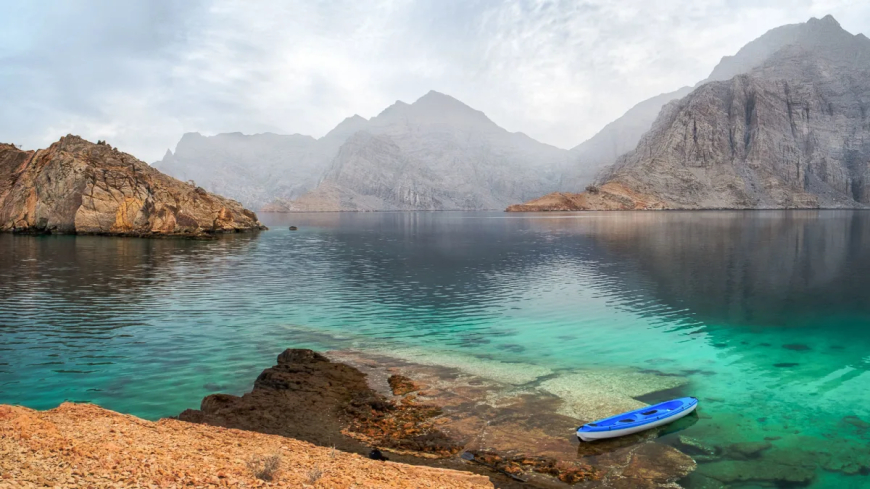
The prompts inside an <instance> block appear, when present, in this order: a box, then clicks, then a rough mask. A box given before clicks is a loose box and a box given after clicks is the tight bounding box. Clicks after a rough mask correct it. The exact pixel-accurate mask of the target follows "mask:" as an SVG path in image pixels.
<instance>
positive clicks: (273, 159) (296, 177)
mask: <svg viewBox="0 0 870 489" xmlns="http://www.w3.org/2000/svg"><path fill="white" fill-rule="evenodd" d="M336 129H338V128H336ZM318 143H319V141H318V140H316V139H314V138H313V137H311V136H303V135H300V134H293V135H286V136H285V135H279V134H270V133H266V134H254V135H245V134H242V133H238V132H235V133H229V134H218V135H216V136H210V137H206V136H202V135H200V134H199V133H195V132H194V133H187V134H185V135H184V136H182V138H181V141H179V142H178V145H177V146H176V148H175V153H174V154H173V153H172V152H171V151H169V150H167V152H166V155H165V156H164V157H163V160H161V161H158V162H156V163H154V164H153V166H154V167H155V168H157V169H159V170H160V171H163V172H165V173H167V174H169V175H172V176H173V177H175V178H178V179H179V180H184V181H193V182H194V183H195V184H196V185H200V186H202V187H204V188H206V189H208V190H209V191H211V192H216V193H219V194H221V195H226V196H228V197H231V198H233V199H236V200H238V201H240V202H242V203H244V205H246V206H250V207H253V208H260V207H261V206H263V205H264V204H266V203H267V202H270V201H271V200H273V199H274V198H275V196H286V197H290V198H295V197H297V196H299V195H302V194H303V193H305V192H306V191H308V190H309V189H311V188H314V186H315V185H317V181H318V178H319V177H320V175H321V173H322V172H323V170H324V168H325V167H326V165H327V164H328V163H329V160H330V158H331V156H332V153H333V152H334V151H335V150H337V147H338V146H337V145H335V144H333V145H329V144H323V143H320V144H318Z"/></svg>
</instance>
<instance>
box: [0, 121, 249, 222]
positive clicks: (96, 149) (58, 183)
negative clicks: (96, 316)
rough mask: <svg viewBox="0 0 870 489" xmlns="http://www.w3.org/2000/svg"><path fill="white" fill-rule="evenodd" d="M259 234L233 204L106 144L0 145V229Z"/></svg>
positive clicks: (70, 139)
mask: <svg viewBox="0 0 870 489" xmlns="http://www.w3.org/2000/svg"><path fill="white" fill-rule="evenodd" d="M260 229H265V228H264V227H263V225H262V224H260V222H259V221H258V220H257V216H256V214H254V213H253V212H251V211H249V210H247V209H244V208H243V207H242V206H241V204H239V203H238V202H236V201H233V200H229V199H225V198H223V197H221V196H219V195H214V194H210V193H208V192H206V191H205V190H204V189H202V188H199V187H196V186H194V185H191V184H188V183H185V182H180V181H178V180H176V179H174V178H171V177H168V176H166V175H164V174H162V173H160V172H159V171H158V170H156V169H155V168H152V167H150V166H148V165H147V164H146V163H144V162H142V161H139V160H137V159H136V158H134V157H133V156H131V155H129V154H127V153H122V152H120V151H118V150H117V148H112V147H111V146H109V145H107V144H105V143H102V142H100V143H97V144H94V143H91V142H88V141H85V140H84V139H82V138H80V137H78V136H73V135H67V136H64V137H62V138H61V139H60V140H59V141H58V142H56V143H53V144H52V145H51V146H49V147H48V148H46V149H40V150H38V151H23V150H21V149H18V148H16V147H15V146H13V145H11V144H0V231H11V232H15V233H29V234H104V235H122V236H167V235H171V236H200V235H206V234H215V233H227V232H243V231H255V230H260Z"/></svg>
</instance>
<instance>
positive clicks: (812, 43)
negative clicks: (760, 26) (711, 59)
mask: <svg viewBox="0 0 870 489" xmlns="http://www.w3.org/2000/svg"><path fill="white" fill-rule="evenodd" d="M854 37H857V36H852V34H850V33H849V32H847V31H846V30H844V29H843V28H842V27H841V26H840V23H839V22H837V20H836V19H834V17H833V16H831V15H826V16H824V17H822V18H821V19H818V18H815V17H813V18H811V19H810V20H808V21H807V22H803V23H800V24H789V25H784V26H780V27H776V28H774V29H771V30H769V31H767V32H765V33H764V34H763V35H761V36H760V37H759V38H757V39H755V40H754V41H752V42H750V43H748V44H746V45H745V46H743V47H742V48H740V50H739V51H737V54H735V55H734V56H724V57H723V58H722V60H721V61H720V62H719V64H718V65H716V67H715V68H714V69H713V72H712V73H711V74H710V77H709V78H707V79H706V80H704V81H705V82H708V81H718V80H729V79H731V78H732V77H734V76H735V75H739V74H742V73H747V72H749V71H751V70H752V69H753V68H755V67H758V66H760V65H761V64H763V63H765V62H766V61H767V60H768V59H769V58H770V57H771V56H772V55H774V54H775V53H776V52H778V51H779V50H781V49H783V48H785V47H786V46H790V45H799V46H803V47H807V48H810V49H814V50H815V49H826V50H829V51H830V50H833V51H840V50H842V48H843V46H844V45H845V44H848V43H849V42H851V41H850V40H851V39H852V38H854ZM702 83H703V82H702Z"/></svg>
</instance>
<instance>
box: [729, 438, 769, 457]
mask: <svg viewBox="0 0 870 489" xmlns="http://www.w3.org/2000/svg"><path fill="white" fill-rule="evenodd" d="M772 446H773V445H772V444H771V443H770V442H769V441H747V442H742V443H732V444H731V445H728V448H726V449H725V454H726V456H728V457H731V458H736V459H750V458H758V457H759V456H760V455H761V452H763V451H765V450H769V449H770V448H771V447H772Z"/></svg>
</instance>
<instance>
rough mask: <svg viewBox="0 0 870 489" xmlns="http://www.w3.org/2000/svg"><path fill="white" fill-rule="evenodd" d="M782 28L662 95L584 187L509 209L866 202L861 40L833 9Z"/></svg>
mask: <svg viewBox="0 0 870 489" xmlns="http://www.w3.org/2000/svg"><path fill="white" fill-rule="evenodd" d="M784 27H786V28H787V29H783V28H777V29H774V31H775V35H774V36H772V37H771V36H768V35H767V34H765V36H767V37H765V36H762V38H759V39H767V40H770V39H773V40H774V42H771V43H769V44H764V43H758V42H757V41H758V40H756V41H753V42H752V43H750V44H749V45H752V48H751V49H752V50H756V51H759V50H761V48H764V49H763V50H766V51H765V52H766V53H768V54H767V56H766V57H765V58H764V59H762V60H760V61H759V60H757V59H755V60H754V63H755V66H754V67H753V69H752V70H750V71H749V72H748V73H744V74H739V75H736V76H734V77H732V78H730V79H728V80H722V81H712V82H708V83H705V84H702V85H701V86H699V87H698V88H696V89H695V90H693V91H692V93H691V94H689V95H688V96H686V97H684V98H682V99H680V100H678V101H672V102H670V103H668V104H667V105H665V107H664V108H663V109H662V111H661V113H660V114H659V116H658V118H657V119H656V121H655V123H654V124H653V126H652V128H651V129H650V130H649V131H648V132H647V133H646V134H645V135H644V136H643V137H642V138H641V140H640V142H639V143H638V145H637V147H636V148H635V149H634V150H632V151H630V152H628V153H626V154H625V155H623V156H622V157H620V158H619V160H617V162H616V163H615V164H614V165H612V166H611V167H609V168H608V169H606V170H604V171H603V172H602V173H601V174H600V175H599V177H598V178H597V182H596V184H595V185H593V186H591V187H590V188H589V189H588V190H587V192H584V193H583V194H579V195H577V194H574V195H572V196H571V197H570V198H567V199H563V200H561V201H559V199H558V198H557V196H546V197H545V198H541V199H536V201H531V202H527V203H526V204H524V205H520V206H511V207H510V208H509V210H515V211H517V210H519V211H529V210H535V208H536V207H538V206H540V207H541V210H545V208H546V210H558V209H557V208H558V207H560V206H562V207H565V208H566V209H567V208H570V210H576V209H601V210H613V209H712V208H728V209H762V208H763V209H769V208H774V209H778V208H867V207H868V206H870V120H868V112H870V81H868V80H870V40H868V39H867V37H866V36H859V35H852V34H850V33H848V32H846V31H845V30H843V29H842V28H841V27H840V25H839V24H838V23H837V22H836V20H835V19H833V17H825V18H823V19H811V20H810V21H808V22H807V23H805V24H793V25H791V26H784ZM782 39H790V40H791V41H792V42H789V43H786V44H785V45H781V44H782ZM749 45H747V46H749ZM759 46H761V48H760V47H759ZM741 51H743V50H742V49H741Z"/></svg>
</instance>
